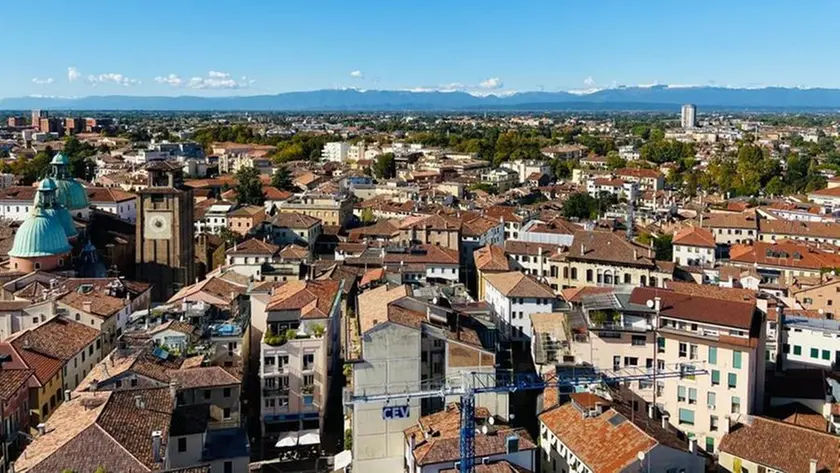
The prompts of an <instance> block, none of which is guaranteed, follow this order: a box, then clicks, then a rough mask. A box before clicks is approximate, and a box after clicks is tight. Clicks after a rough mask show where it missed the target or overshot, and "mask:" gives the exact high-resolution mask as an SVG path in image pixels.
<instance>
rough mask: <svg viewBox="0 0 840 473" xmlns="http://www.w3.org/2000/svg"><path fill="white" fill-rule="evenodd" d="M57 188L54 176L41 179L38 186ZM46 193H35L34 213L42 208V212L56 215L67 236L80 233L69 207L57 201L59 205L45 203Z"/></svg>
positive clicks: (48, 189)
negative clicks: (68, 209)
mask: <svg viewBox="0 0 840 473" xmlns="http://www.w3.org/2000/svg"><path fill="white" fill-rule="evenodd" d="M56 189H57V186H56V183H55V180H53V179H52V178H49V177H48V178H46V179H44V180H43V181H41V184H40V185H39V186H38V190H39V191H41V190H46V191H52V192H55V190H56ZM43 196H44V193H42V192H38V193H37V194H35V205H34V206H33V208H32V211H33V213H34V212H36V211H38V209H39V208H40V209H41V210H40V211H41V212H44V213H46V214H48V215H50V216H53V215H54V216H55V218H57V219H58V221H59V222H61V227H62V228H63V229H64V233H65V235H67V238H74V237H76V236H78V235H79V231H78V230H77V229H76V225H75V224H74V223H73V217H72V216H70V212H68V211H67V209H66V208H65V207H64V206H63V205H61V204H58V203H57V202H56V204H57V205H53V206H50V205H44V197H43Z"/></svg>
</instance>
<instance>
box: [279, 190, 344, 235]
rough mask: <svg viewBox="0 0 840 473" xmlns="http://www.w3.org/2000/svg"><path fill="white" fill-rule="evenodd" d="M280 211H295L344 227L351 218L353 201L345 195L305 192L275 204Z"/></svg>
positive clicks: (327, 223) (324, 222)
mask: <svg viewBox="0 0 840 473" xmlns="http://www.w3.org/2000/svg"><path fill="white" fill-rule="evenodd" d="M276 208H277V210H279V211H280V212H284V213H285V212H296V213H300V214H304V215H308V216H310V217H315V218H317V219H320V220H321V222H323V224H324V225H332V226H340V227H345V226H347V224H348V223H349V222H350V219H351V218H353V202H352V201H351V200H350V198H348V197H346V196H334V195H331V194H314V193H313V194H305V195H303V196H299V197H294V198H292V199H290V200H287V201H285V202H278V203H277V204H276Z"/></svg>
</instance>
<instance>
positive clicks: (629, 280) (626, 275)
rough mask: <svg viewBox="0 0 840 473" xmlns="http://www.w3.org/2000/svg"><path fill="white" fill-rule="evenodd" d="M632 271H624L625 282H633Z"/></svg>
mask: <svg viewBox="0 0 840 473" xmlns="http://www.w3.org/2000/svg"><path fill="white" fill-rule="evenodd" d="M632 283H633V281H632V280H631V276H630V273H624V284H632Z"/></svg>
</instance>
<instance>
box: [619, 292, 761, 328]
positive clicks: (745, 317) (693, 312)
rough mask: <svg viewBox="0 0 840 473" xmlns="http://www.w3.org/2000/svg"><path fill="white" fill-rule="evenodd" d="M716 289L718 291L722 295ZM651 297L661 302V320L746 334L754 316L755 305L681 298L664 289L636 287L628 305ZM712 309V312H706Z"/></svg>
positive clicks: (745, 302)
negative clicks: (663, 318)
mask: <svg viewBox="0 0 840 473" xmlns="http://www.w3.org/2000/svg"><path fill="white" fill-rule="evenodd" d="M725 290H726V289H725V288H718V291H725ZM655 297H660V298H661V310H660V313H661V314H662V315H663V316H665V317H673V318H678V319H685V320H693V321H696V322H705V323H710V324H716V325H722V326H725V327H735V328H739V329H744V330H749V329H750V328H751V327H752V322H753V315H754V313H755V301H753V300H750V301H743V302H741V301H732V300H726V299H725V298H722V297H714V298H712V297H702V296H695V295H690V294H681V293H679V292H676V291H672V290H668V289H656V288H651V287H637V288H635V289H633V292H632V293H630V302H631V303H633V304H639V305H645V304H646V303H647V301H649V300H652V299H654V298H655ZM709 307H714V308H715V310H709Z"/></svg>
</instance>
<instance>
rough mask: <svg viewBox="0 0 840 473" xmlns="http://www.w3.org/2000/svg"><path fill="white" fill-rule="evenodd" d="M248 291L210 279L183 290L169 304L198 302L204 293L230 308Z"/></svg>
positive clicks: (220, 280) (223, 280) (242, 287)
mask: <svg viewBox="0 0 840 473" xmlns="http://www.w3.org/2000/svg"><path fill="white" fill-rule="evenodd" d="M246 290H247V287H244V286H240V285H238V284H233V283H231V282H229V281H227V280H225V279H222V278H220V277H210V278H207V279H204V280H202V281H199V282H198V283H197V284H193V285H191V286H187V287H185V288H183V289H181V290H180V291H178V293H177V294H175V295H174V296H172V297H171V298H170V299H169V301H168V302H169V303H172V302H179V301H182V300H193V299H195V300H198V299H201V294H202V293H203V294H206V295H209V296H212V297H213V298H216V299H219V300H220V302H219V303H218V304H221V305H223V306H230V304H231V303H232V302H233V301H234V299H236V298H237V297H238V296H239V295H241V294H244V293H245V291H246ZM208 302H209V301H208Z"/></svg>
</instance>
